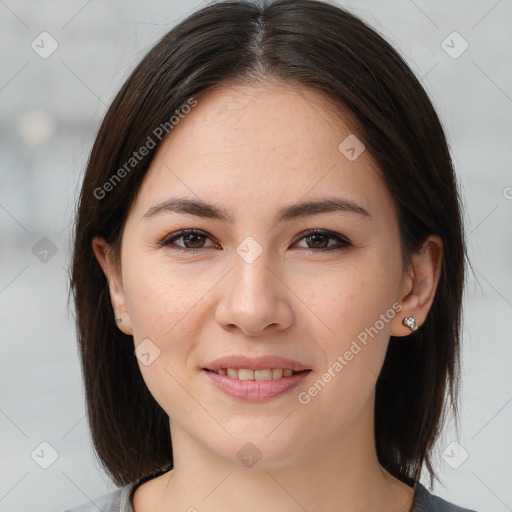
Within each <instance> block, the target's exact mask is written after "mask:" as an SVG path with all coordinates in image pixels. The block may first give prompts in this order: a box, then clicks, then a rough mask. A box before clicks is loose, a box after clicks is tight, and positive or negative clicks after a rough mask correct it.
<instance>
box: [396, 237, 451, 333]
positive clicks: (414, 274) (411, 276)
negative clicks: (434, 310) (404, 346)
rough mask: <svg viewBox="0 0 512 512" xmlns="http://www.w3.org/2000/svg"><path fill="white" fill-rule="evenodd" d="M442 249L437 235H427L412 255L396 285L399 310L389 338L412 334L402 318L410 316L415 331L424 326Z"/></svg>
mask: <svg viewBox="0 0 512 512" xmlns="http://www.w3.org/2000/svg"><path fill="white" fill-rule="evenodd" d="M443 247H444V246H443V241H442V240H441V238H440V237H439V236H438V235H430V236H429V237H428V238H427V239H426V240H425V242H424V243H423V246H422V248H421V249H420V251H419V252H418V253H416V254H414V255H413V257H412V261H411V264H410V266H409V268H407V269H406V271H405V272H404V276H403V278H402V283H401V285H400V293H399V296H398V297H397V302H399V303H400V304H401V305H402V308H403V309H402V310H401V311H400V314H399V315H396V316H395V318H394V319H393V321H392V322H391V335H392V336H407V335H408V334H410V333H411V332H412V331H411V329H410V328H409V327H407V326H405V325H404V324H403V323H402V321H403V319H404V318H405V317H408V316H413V317H414V319H415V320H416V324H417V325H418V327H419V328H421V325H423V324H424V323H425V320H426V318H427V315H428V312H429V310H430V307H431V306H432V302H433V301H434V296H435V294H436V290H437V285H438V283H439V278H440V276H441V268H442V261H443Z"/></svg>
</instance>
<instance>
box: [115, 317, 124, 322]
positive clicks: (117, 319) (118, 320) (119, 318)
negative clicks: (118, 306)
mask: <svg viewBox="0 0 512 512" xmlns="http://www.w3.org/2000/svg"><path fill="white" fill-rule="evenodd" d="M122 321H123V319H122V318H121V317H120V316H116V324H120V323H121V322H122Z"/></svg>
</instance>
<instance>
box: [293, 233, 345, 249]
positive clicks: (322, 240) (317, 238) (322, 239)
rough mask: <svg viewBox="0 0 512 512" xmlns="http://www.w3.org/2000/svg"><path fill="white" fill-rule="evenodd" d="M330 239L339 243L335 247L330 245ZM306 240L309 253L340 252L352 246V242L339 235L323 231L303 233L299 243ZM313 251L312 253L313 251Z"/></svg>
mask: <svg viewBox="0 0 512 512" xmlns="http://www.w3.org/2000/svg"><path fill="white" fill-rule="evenodd" d="M329 239H333V240H336V241H337V242H338V243H337V244H334V245H329ZM301 240H304V241H305V242H306V244H307V247H306V249H309V251H307V252H325V251H334V250H340V249H343V248H344V247H347V246H352V245H353V244H352V242H350V240H348V239H347V238H345V237H343V236H341V235H338V234H337V233H332V232H330V231H325V230H321V229H310V230H308V231H305V232H304V233H301V234H300V235H299V238H298V239H297V241H301ZM311 250H312V251H311Z"/></svg>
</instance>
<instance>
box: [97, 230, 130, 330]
mask: <svg viewBox="0 0 512 512" xmlns="http://www.w3.org/2000/svg"><path fill="white" fill-rule="evenodd" d="M92 250H93V252H94V255H95V256H96V259H97V260H98V263H99V264H100V266H101V269H102V270H103V273H104V274H105V277H106V278H107V281H108V288H109V293H110V301H111V302H112V309H113V310H114V315H115V317H116V318H119V319H120V321H119V322H116V323H117V326H118V327H119V329H120V330H121V331H122V332H124V333H125V334H130V335H133V329H132V322H131V318H130V314H129V312H128V308H127V306H126V296H125V293H124V287H123V281H122V278H121V271H120V269H117V267H116V265H115V264H114V261H113V257H112V250H111V247H110V246H109V244H108V243H107V242H106V241H105V239H104V238H102V237H98V236H95V237H94V238H93V239H92Z"/></svg>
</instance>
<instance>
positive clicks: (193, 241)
mask: <svg viewBox="0 0 512 512" xmlns="http://www.w3.org/2000/svg"><path fill="white" fill-rule="evenodd" d="M180 238H181V239H182V240H183V244H184V245H183V246H182V245H178V244H175V243H174V242H175V241H176V240H179V239H180ZM209 238H210V236H209V235H208V234H207V233H205V232H204V231H201V230H199V229H182V230H181V231H177V232H176V233H173V234H172V235H170V236H168V237H166V238H164V240H162V241H161V242H160V243H159V244H158V245H159V246H173V247H171V248H172V249H173V250H176V251H185V252H190V251H194V250H198V249H204V248H206V247H215V248H217V247H219V245H218V244H214V245H212V246H205V245H204V239H209Z"/></svg>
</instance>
